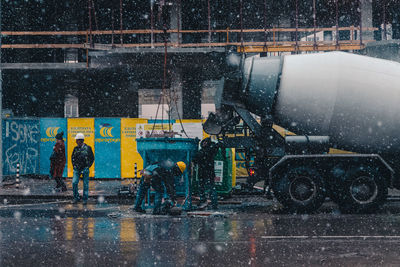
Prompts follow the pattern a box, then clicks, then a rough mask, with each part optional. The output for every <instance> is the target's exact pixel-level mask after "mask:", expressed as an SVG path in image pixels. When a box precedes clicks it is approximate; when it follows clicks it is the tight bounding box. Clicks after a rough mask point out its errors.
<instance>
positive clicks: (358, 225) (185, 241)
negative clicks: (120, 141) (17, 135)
mask: <svg viewBox="0 0 400 267" xmlns="http://www.w3.org/2000/svg"><path fill="white" fill-rule="evenodd" d="M398 207H400V202H393V203H389V204H388V205H386V206H385V207H384V209H382V210H381V211H380V212H378V213H376V214H368V215H342V214H340V213H339V212H338V211H337V210H336V209H335V208H334V207H333V206H332V205H329V204H328V205H324V207H323V208H322V209H321V210H320V211H319V212H318V213H316V214H312V215H293V214H285V213H284V212H282V211H280V210H279V208H278V209H277V208H276V205H275V204H274V203H273V202H270V204H266V205H256V204H254V203H252V204H248V205H247V206H246V205H242V206H240V207H234V206H229V205H227V206H224V207H221V210H220V211H219V212H218V213H211V215H210V216H205V214H199V213H189V214H183V215H181V216H178V217H169V216H152V215H150V214H138V213H135V212H132V211H131V210H130V206H128V205H117V204H96V203H92V204H89V205H88V206H87V207H86V208H85V207H83V206H82V205H77V206H73V205H70V204H68V203H43V204H20V205H2V206H0V245H1V249H0V266H56V265H58V266H122V265H127V266H277V265H279V266H302V265H303V266H321V265H328V266H340V265H341V266H349V265H354V266H366V265H367V266H378V265H383V266H398V265H399V264H400V254H399V250H400V209H398ZM206 215H207V214H206Z"/></svg>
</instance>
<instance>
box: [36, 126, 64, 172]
mask: <svg viewBox="0 0 400 267" xmlns="http://www.w3.org/2000/svg"><path fill="white" fill-rule="evenodd" d="M61 132H64V143H65V151H67V146H68V142H67V119H65V118H41V119H40V174H41V175H48V174H49V173H50V155H51V153H52V152H53V147H54V145H55V143H56V134H57V133H61ZM68 161H69V158H68V157H67V162H68ZM67 175H68V172H67V168H64V173H63V176H67Z"/></svg>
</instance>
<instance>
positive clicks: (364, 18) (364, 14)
mask: <svg viewBox="0 0 400 267" xmlns="http://www.w3.org/2000/svg"><path fill="white" fill-rule="evenodd" d="M361 26H362V39H363V41H367V40H374V32H372V31H366V30H365V29H366V28H371V27H373V25H372V0H361Z"/></svg>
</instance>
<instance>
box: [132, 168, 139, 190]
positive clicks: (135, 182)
mask: <svg viewBox="0 0 400 267" xmlns="http://www.w3.org/2000/svg"><path fill="white" fill-rule="evenodd" d="M133 180H134V184H135V185H134V187H135V190H137V188H138V176H137V163H135V177H134V179H133Z"/></svg>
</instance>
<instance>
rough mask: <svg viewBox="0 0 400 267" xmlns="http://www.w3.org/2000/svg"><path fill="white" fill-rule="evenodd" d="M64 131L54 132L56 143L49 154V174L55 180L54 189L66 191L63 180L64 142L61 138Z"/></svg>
mask: <svg viewBox="0 0 400 267" xmlns="http://www.w3.org/2000/svg"><path fill="white" fill-rule="evenodd" d="M63 135H64V132H61V133H58V134H56V144H55V145H54V147H53V153H51V156H50V176H51V177H52V178H54V179H55V180H56V190H57V191H58V190H61V191H63V192H65V191H67V187H66V186H65V183H64V181H63V178H62V176H63V172H64V167H65V161H66V160H65V144H64V140H63Z"/></svg>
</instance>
